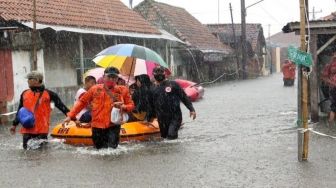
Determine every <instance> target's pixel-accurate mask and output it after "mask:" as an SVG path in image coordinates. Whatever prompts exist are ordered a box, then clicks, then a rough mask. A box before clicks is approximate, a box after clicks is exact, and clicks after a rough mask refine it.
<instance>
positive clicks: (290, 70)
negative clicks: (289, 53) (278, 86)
mask: <svg viewBox="0 0 336 188" xmlns="http://www.w3.org/2000/svg"><path fill="white" fill-rule="evenodd" d="M295 70H296V66H295V64H294V63H292V62H291V61H290V60H288V59H286V60H285V62H284V64H283V65H282V73H283V82H284V86H293V85H294V81H295Z"/></svg>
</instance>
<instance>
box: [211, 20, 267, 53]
mask: <svg viewBox="0 0 336 188" xmlns="http://www.w3.org/2000/svg"><path fill="white" fill-rule="evenodd" d="M207 26H208V28H209V30H210V31H211V33H213V34H216V35H217V34H222V35H223V36H224V37H227V39H225V40H227V41H231V40H233V30H232V24H208V25H207ZM234 29H235V32H236V37H237V38H240V36H241V24H234ZM259 34H262V35H263V29H262V26H261V24H246V40H247V41H248V42H250V43H251V46H252V49H253V50H256V47H257V44H258V40H259ZM262 38H263V41H261V42H263V43H265V38H264V37H262Z"/></svg>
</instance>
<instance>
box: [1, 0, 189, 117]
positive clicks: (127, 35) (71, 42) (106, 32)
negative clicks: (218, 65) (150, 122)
mask: <svg viewBox="0 0 336 188" xmlns="http://www.w3.org/2000/svg"><path fill="white" fill-rule="evenodd" d="M33 7H34V6H33V1H31V0H0V26H1V27H0V60H1V61H0V67H1V69H0V80H1V87H0V88H1V89H0V101H1V102H0V104H1V105H0V106H2V112H4V111H6V110H8V111H14V110H16V107H17V104H18V101H19V97H20V94H21V92H22V91H23V90H25V89H26V88H27V82H26V79H25V76H26V74H27V73H28V72H30V71H31V69H32V68H31V67H32V59H33V54H32V46H33V42H32V28H33V25H34V24H33V13H34V11H33V10H34V8H33ZM36 29H37V39H36V44H37V45H36V46H37V66H38V70H39V71H41V72H43V73H44V76H45V85H46V87H47V88H51V89H52V90H54V91H56V92H57V93H59V94H60V96H61V98H62V99H63V100H64V101H65V102H66V103H67V104H68V105H70V104H72V103H73V100H74V93H75V91H76V90H77V89H78V87H79V86H78V85H79V84H80V81H81V80H82V78H81V76H82V73H83V72H84V71H85V70H86V69H88V68H91V67H94V66H95V65H94V63H93V62H92V61H91V60H92V58H93V57H94V56H95V54H97V53H98V52H100V51H101V50H103V49H104V48H106V47H108V46H111V45H114V44H118V43H135V44H140V45H145V46H147V47H149V48H152V49H154V50H155V51H157V52H159V53H160V52H165V49H166V47H167V45H166V43H167V42H168V41H169V45H170V46H171V47H175V46H177V43H180V42H181V43H183V42H182V41H180V40H179V39H177V38H176V37H174V36H172V35H170V34H169V33H167V32H165V31H160V30H158V29H156V28H155V27H153V26H152V25H150V23H148V22H147V21H146V20H145V19H143V17H141V16H140V15H139V14H137V13H136V12H134V11H132V10H130V9H129V8H127V7H126V6H125V5H124V4H123V3H122V2H121V1H119V0H95V1H92V0H53V1H44V0H36ZM163 49H164V50H163ZM163 56H165V55H164V54H163Z"/></svg>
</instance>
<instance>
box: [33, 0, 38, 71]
mask: <svg viewBox="0 0 336 188" xmlns="http://www.w3.org/2000/svg"><path fill="white" fill-rule="evenodd" d="M32 44H33V66H32V70H37V47H36V44H37V42H36V0H33V33H32Z"/></svg>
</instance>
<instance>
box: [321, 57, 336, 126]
mask: <svg viewBox="0 0 336 188" xmlns="http://www.w3.org/2000/svg"><path fill="white" fill-rule="evenodd" d="M322 80H323V81H324V83H325V84H327V85H328V86H329V99H330V102H331V105H330V113H329V123H332V122H334V120H335V113H336V52H334V53H333V54H332V57H331V61H330V63H328V64H327V65H326V66H325V67H324V69H323V72H322Z"/></svg>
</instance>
